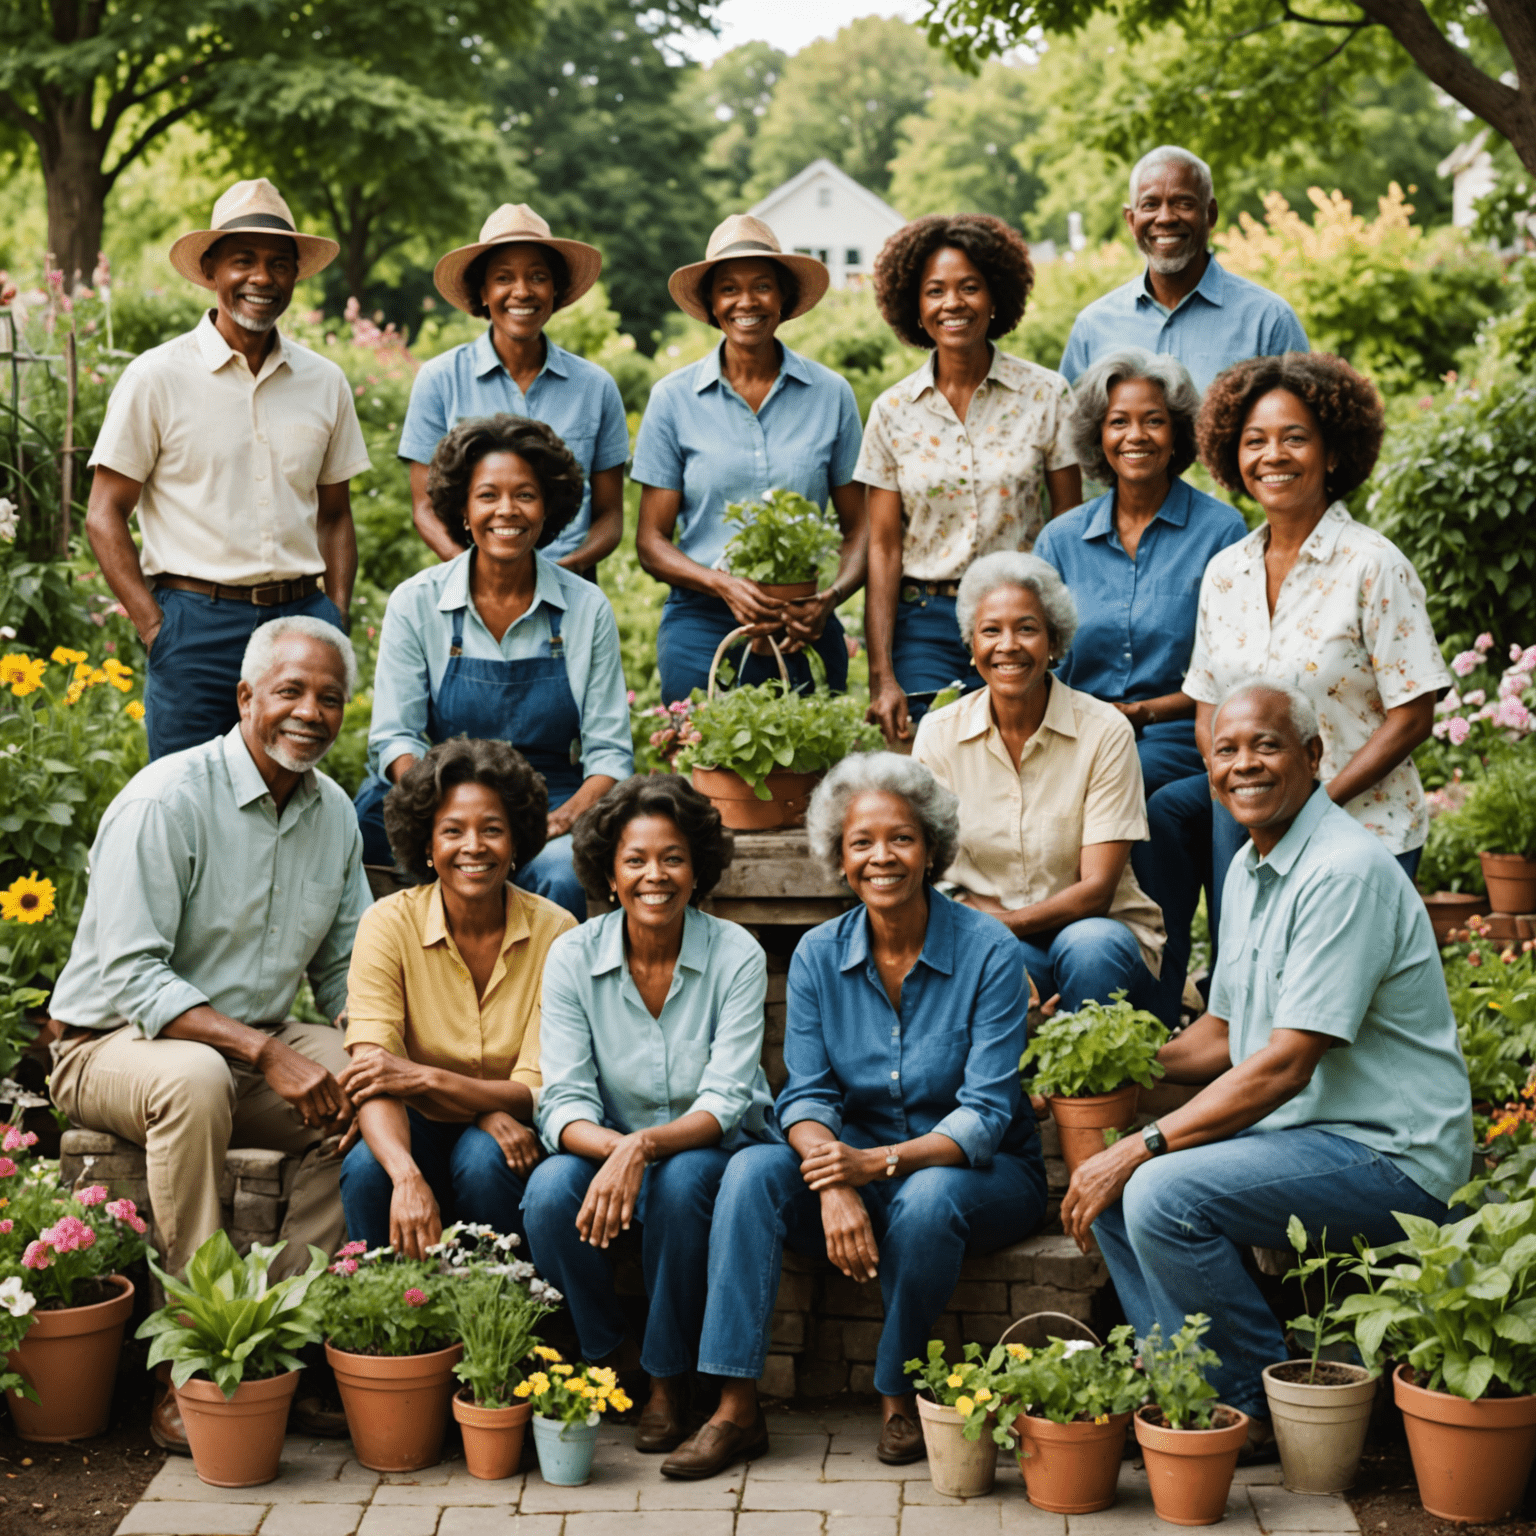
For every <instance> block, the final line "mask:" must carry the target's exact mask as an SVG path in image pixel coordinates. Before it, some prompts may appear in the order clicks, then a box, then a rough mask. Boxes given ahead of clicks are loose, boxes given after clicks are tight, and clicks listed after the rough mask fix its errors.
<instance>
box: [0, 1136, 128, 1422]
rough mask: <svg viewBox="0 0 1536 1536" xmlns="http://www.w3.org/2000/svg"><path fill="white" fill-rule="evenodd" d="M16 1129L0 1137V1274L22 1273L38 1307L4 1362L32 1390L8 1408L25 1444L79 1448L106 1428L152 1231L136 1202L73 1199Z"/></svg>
mask: <svg viewBox="0 0 1536 1536" xmlns="http://www.w3.org/2000/svg"><path fill="white" fill-rule="evenodd" d="M36 1144H37V1136H36V1134H35V1133H34V1132H32V1131H23V1130H22V1129H21V1128H20V1127H19V1126H15V1125H11V1126H7V1127H6V1128H5V1132H4V1135H3V1137H0V1201H4V1202H5V1206H4V1215H3V1218H0V1269H3V1270H9V1271H10V1272H12V1273H17V1272H19V1273H20V1274H22V1276H23V1277H24V1278H25V1280H26V1283H27V1286H28V1289H29V1291H30V1293H31V1294H32V1295H33V1296H34V1297H35V1298H36V1306H35V1309H34V1311H33V1312H32V1323H31V1327H29V1328H28V1329H27V1330H26V1334H25V1336H24V1337H23V1338H22V1339H21V1340H20V1341H19V1343H17V1344H16V1345H15V1347H13V1348H11V1349H9V1350H8V1352H7V1361H8V1365H9V1369H10V1370H11V1371H13V1372H15V1373H16V1374H17V1375H19V1376H20V1377H21V1378H22V1380H23V1381H24V1382H25V1383H26V1385H27V1387H28V1388H29V1389H30V1390H29V1391H27V1392H25V1393H17V1392H12V1393H11V1394H10V1395H9V1396H8V1397H7V1399H6V1401H7V1402H8V1403H9V1404H10V1405H11V1416H12V1418H13V1419H14V1420H15V1421H16V1433H17V1434H18V1435H20V1436H21V1438H22V1439H23V1440H41V1441H44V1442H49V1441H60V1440H84V1439H88V1438H89V1437H90V1436H92V1435H99V1434H101V1433H102V1432H103V1431H104V1430H105V1429H106V1427H107V1419H108V1416H109V1414H110V1412H111V1407H112V1384H113V1382H114V1381H115V1380H116V1379H117V1362H118V1356H119V1355H120V1354H121V1353H122V1347H123V1329H124V1327H125V1326H126V1324H127V1322H128V1318H129V1316H130V1315H131V1313H132V1312H133V1294H134V1290H133V1282H132V1281H131V1280H129V1279H128V1277H127V1276H126V1275H124V1274H123V1273H122V1271H123V1270H125V1269H127V1268H128V1266H129V1265H130V1264H133V1263H135V1262H137V1261H138V1260H139V1259H140V1258H142V1257H143V1256H144V1253H145V1251H146V1245H145V1242H144V1234H145V1233H146V1232H147V1231H148V1230H149V1224H148V1223H147V1222H146V1221H145V1220H144V1218H143V1217H142V1216H140V1215H139V1213H138V1210H137V1208H136V1207H135V1205H134V1203H133V1201H132V1200H112V1199H110V1198H109V1192H108V1190H107V1189H106V1188H105V1186H103V1185H101V1184H93V1185H91V1186H90V1187H89V1188H87V1189H82V1190H80V1191H79V1193H78V1194H75V1193H71V1191H70V1190H69V1189H68V1188H67V1187H66V1186H65V1185H64V1184H63V1183H61V1182H60V1180H59V1177H58V1171H57V1167H56V1165H54V1164H52V1163H44V1162H42V1161H40V1160H39V1159H38V1158H36V1157H35V1156H34V1155H33V1153H32V1148H33V1147H34V1146H35V1145H36Z"/></svg>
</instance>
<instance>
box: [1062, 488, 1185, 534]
mask: <svg viewBox="0 0 1536 1536" xmlns="http://www.w3.org/2000/svg"><path fill="white" fill-rule="evenodd" d="M1193 502H1194V492H1193V491H1192V490H1191V489H1190V487H1189V486H1188V485H1187V484H1186V483H1185V482H1184V481H1183V480H1182V479H1180V478H1179V477H1178V476H1175V477H1174V481H1173V484H1172V485H1171V486H1170V487H1169V488H1168V494H1167V495H1166V496H1165V497H1163V504H1162V506H1160V507H1159V508H1158V509H1157V511H1156V512H1155V513H1153V515H1152V521H1153V522H1154V523H1155V522H1157V521H1158V519H1159V518H1161V519H1162V521H1163V522H1165V523H1168V524H1169V525H1170V526H1172V527H1174V528H1182V527H1184V525H1185V524H1186V523H1188V521H1189V509H1190V507H1191V505H1192V504H1193ZM1083 511H1084V512H1085V513H1086V514H1087V516H1086V517H1085V518H1084V520H1083V539H1084V541H1085V542H1086V541H1087V540H1089V539H1107V538H1108V537H1109V535H1110V534H1111V533H1113V532H1114V527H1115V493H1114V491H1113V490H1109V491H1105V493H1104V494H1103V495H1102V496H1096V497H1095V498H1094V499H1093V500H1092V501H1090V502H1089V503H1088V505H1087V506H1086V507H1084V508H1083Z"/></svg>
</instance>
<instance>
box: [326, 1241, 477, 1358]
mask: <svg viewBox="0 0 1536 1536" xmlns="http://www.w3.org/2000/svg"><path fill="white" fill-rule="evenodd" d="M361 1247H362V1244H361V1243H357V1244H350V1243H349V1244H348V1245H347V1246H346V1247H345V1248H343V1249H342V1250H341V1253H340V1254H339V1255H338V1257H337V1261H336V1263H334V1264H333V1265H331V1267H330V1269H328V1270H327V1271H326V1272H325V1273H324V1274H323V1275H321V1276H320V1278H319V1279H318V1280H317V1281H316V1283H315V1299H316V1301H317V1302H318V1303H319V1306H320V1309H321V1313H322V1315H323V1317H324V1320H325V1333H326V1337H327V1338H328V1339H329V1340H330V1342H331V1344H332V1345H333V1346H334V1347H335V1348H337V1349H344V1350H346V1351H347V1352H348V1353H350V1354H354V1355H424V1354H430V1353H431V1352H432V1351H433V1350H437V1349H443V1348H445V1347H446V1346H447V1345H448V1344H449V1343H450V1342H451V1340H452V1339H453V1336H454V1333H453V1330H454V1326H455V1325H454V1315H453V1307H452V1304H451V1302H450V1292H451V1291H452V1289H453V1284H454V1282H453V1281H451V1280H450V1279H449V1278H448V1277H447V1276H445V1275H444V1274H443V1273H442V1268H441V1266H440V1265H439V1264H438V1263H436V1262H435V1261H429V1260H426V1259H407V1258H402V1257H401V1256H400V1255H399V1254H397V1253H396V1252H395V1251H394V1250H393V1249H391V1248H381V1249H375V1250H374V1252H372V1253H369V1254H358V1253H357V1252H356V1250H357V1249H360V1248H361Z"/></svg>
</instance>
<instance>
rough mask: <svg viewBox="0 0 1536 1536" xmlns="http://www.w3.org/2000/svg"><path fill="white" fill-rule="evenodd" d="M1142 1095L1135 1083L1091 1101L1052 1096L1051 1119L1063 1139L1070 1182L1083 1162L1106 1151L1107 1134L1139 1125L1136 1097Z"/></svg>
mask: <svg viewBox="0 0 1536 1536" xmlns="http://www.w3.org/2000/svg"><path fill="white" fill-rule="evenodd" d="M1140 1092H1141V1089H1140V1088H1138V1087H1137V1086H1136V1084H1135V1083H1132V1084H1130V1085H1129V1087H1126V1088H1117V1089H1116V1090H1115V1091H1114V1092H1113V1093H1100V1094H1094V1095H1092V1096H1090V1097H1088V1098H1081V1099H1067V1098H1058V1097H1056V1096H1055V1095H1054V1094H1052V1095H1050V1096H1049V1098H1048V1100H1047V1102H1048V1103H1049V1104H1050V1106H1051V1119H1053V1120H1054V1121H1055V1122H1056V1130H1057V1132H1058V1134H1059V1135H1060V1137H1061V1155H1062V1157H1063V1158H1065V1159H1066V1164H1067V1177H1068V1178H1069V1179H1070V1178H1071V1177H1072V1175H1073V1173H1074V1172H1076V1170H1077V1165H1078V1164H1079V1163H1082V1162H1086V1161H1087V1160H1088V1159H1089V1158H1090V1157H1092V1156H1093V1155H1094V1153H1095V1152H1102V1151H1103V1150H1104V1132H1105V1131H1107V1130H1116V1131H1128V1130H1130V1128H1131V1127H1132V1126H1133V1125H1135V1123H1136V1096H1137V1094H1139V1093H1140Z"/></svg>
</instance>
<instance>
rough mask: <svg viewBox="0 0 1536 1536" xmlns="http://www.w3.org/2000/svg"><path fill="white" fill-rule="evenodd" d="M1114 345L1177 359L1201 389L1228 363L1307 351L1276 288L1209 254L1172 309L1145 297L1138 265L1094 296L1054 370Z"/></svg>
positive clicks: (1071, 371)
mask: <svg viewBox="0 0 1536 1536" xmlns="http://www.w3.org/2000/svg"><path fill="white" fill-rule="evenodd" d="M1121 347H1145V348H1146V349H1147V350H1148V351H1149V352H1161V353H1166V354H1168V355H1169V356H1170V357H1176V358H1178V360H1179V361H1180V362H1181V363H1183V364H1184V366H1185V367H1186V368H1187V369H1188V370H1189V376H1190V377H1191V378H1192V379H1193V380H1194V381H1195V387H1196V388H1197V389H1199V390H1200V391H1202V393H1203V392H1204V390H1205V388H1206V386H1207V385H1209V384H1210V382H1211V380H1212V379H1214V378H1215V377H1216V375H1217V374H1218V373H1220V372H1221V371H1222V369H1223V368H1230V367H1231V366H1232V364H1233V363H1241V362H1243V361H1245V360H1246V359H1247V358H1250V357H1276V356H1278V355H1279V354H1280V353H1282V352H1305V351H1307V350H1308V347H1307V333H1306V332H1305V331H1304V330H1302V328H1301V321H1300V320H1298V319H1297V318H1296V311H1295V310H1294V309H1292V308H1291V306H1290V305H1289V304H1287V303H1286V302H1285V300H1284V299H1282V298H1281V297H1280V295H1279V294H1278V293H1271V292H1270V291H1269V289H1268V288H1261V287H1260V286H1259V285H1258V284H1257V283H1252V282H1249V280H1248V279H1247V278H1246V277H1238V276H1237V275H1236V274H1235V273H1232V272H1228V271H1226V270H1225V269H1224V268H1223V267H1222V266H1221V264H1220V263H1219V262H1218V261H1217V260H1216V258H1215V257H1214V256H1212V257H1211V258H1210V259H1209V260H1208V261H1207V262H1206V264H1205V273H1204V275H1203V276H1202V277H1201V279H1200V281H1199V283H1198V284H1196V286H1195V288H1194V290H1193V291H1192V292H1191V293H1188V294H1186V295H1185V296H1184V298H1183V300H1182V302H1181V303H1180V304H1179V305H1178V307H1177V308H1176V309H1171V310H1170V309H1165V308H1164V307H1163V306H1162V305H1161V304H1159V303H1158V301H1157V300H1156V299H1155V298H1154V297H1153V296H1152V289H1151V286H1150V285H1149V284H1148V282H1147V275H1146V273H1145V272H1142V274H1141V275H1140V276H1139V277H1133V278H1132V279H1131V280H1130V282H1128V283H1124V284H1122V285H1121V286H1120V287H1119V288H1112V289H1111V290H1110V291H1109V292H1108V293H1106V294H1105V295H1104V297H1103V298H1101V299H1095V300H1094V301H1093V303H1092V304H1090V305H1088V306H1087V308H1085V309H1084V310H1083V312H1082V313H1081V314H1080V315H1079V316H1078V317H1077V319H1076V320H1075V321H1074V322H1073V324H1072V334H1071V335H1070V336H1069V337H1068V338H1067V350H1066V351H1065V352H1063V353H1062V355H1061V371H1062V372H1063V373H1064V374H1065V375H1066V376H1067V377H1068V378H1069V379H1073V380H1075V379H1076V378H1077V376H1078V374H1080V373H1081V372H1082V371H1083V369H1085V368H1086V367H1087V366H1088V365H1089V363H1091V362H1093V361H1094V360H1095V359H1097V358H1100V357H1102V356H1103V355H1104V354H1105V353H1106V352H1114V351H1116V350H1118V349H1119V348H1121Z"/></svg>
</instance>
